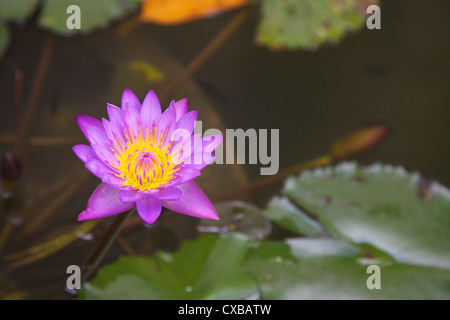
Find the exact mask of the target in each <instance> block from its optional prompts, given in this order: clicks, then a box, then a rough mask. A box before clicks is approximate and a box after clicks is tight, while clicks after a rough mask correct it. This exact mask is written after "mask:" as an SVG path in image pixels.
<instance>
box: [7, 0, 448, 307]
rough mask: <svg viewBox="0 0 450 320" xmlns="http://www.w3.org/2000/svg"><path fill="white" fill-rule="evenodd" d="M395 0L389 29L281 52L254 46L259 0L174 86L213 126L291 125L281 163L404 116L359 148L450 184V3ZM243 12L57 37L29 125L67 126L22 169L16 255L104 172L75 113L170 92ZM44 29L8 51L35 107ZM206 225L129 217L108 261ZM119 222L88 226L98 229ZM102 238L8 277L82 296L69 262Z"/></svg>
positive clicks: (50, 232) (225, 184)
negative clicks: (82, 151)
mask: <svg viewBox="0 0 450 320" xmlns="http://www.w3.org/2000/svg"><path fill="white" fill-rule="evenodd" d="M385 2H386V3H384V6H383V9H382V29H381V30H362V31H361V32H358V33H355V34H351V35H348V36H347V37H346V38H345V39H344V40H343V41H342V42H341V43H340V44H339V45H337V46H325V47H323V48H321V49H319V50H317V51H315V52H305V51H296V52H280V53H275V52H270V51H269V50H267V49H266V48H263V47H259V46H257V45H255V43H254V34H255V27H256V23H257V19H258V16H257V14H256V13H253V14H251V15H250V16H249V17H248V19H247V20H246V22H245V23H244V24H243V26H241V27H240V29H238V31H237V32H235V33H234V34H233V36H232V37H231V38H230V39H229V40H227V41H226V42H225V43H224V44H223V45H222V46H221V47H220V49H219V50H218V51H217V52H216V53H214V54H213V55H212V56H211V57H210V58H209V59H208V60H207V61H206V62H205V63H204V64H203V65H202V66H201V68H200V69H199V70H198V71H197V72H196V73H195V74H194V76H193V77H192V79H190V80H189V81H188V82H187V83H186V84H184V85H182V86H180V88H179V89H178V90H176V91H175V92H174V96H173V98H174V99H177V100H178V99H180V98H182V97H184V96H188V97H189V101H190V105H192V106H193V108H195V109H198V110H200V117H201V119H202V120H204V124H203V128H204V129H206V128H208V127H213V128H219V129H222V130H224V129H225V128H231V129H237V128H242V129H244V130H247V129H249V128H254V129H257V130H258V129H269V130H270V129H279V133H280V141H279V151H280V154H279V161H280V169H283V168H287V167H289V166H291V165H294V164H296V163H299V162H302V161H307V160H310V159H313V158H315V157H317V156H320V155H323V154H326V153H327V152H328V148H329V146H330V144H331V143H332V141H333V140H334V139H336V137H338V136H340V135H343V134H345V133H347V132H349V131H351V130H352V129H354V128H356V127H359V126H361V125H364V124H367V123H384V124H387V125H389V126H390V127H391V128H392V130H393V131H392V136H391V137H390V138H389V139H388V140H387V141H386V142H385V143H383V144H382V145H381V146H380V147H379V148H377V149H376V150H374V151H372V152H371V153H369V154H367V155H365V156H363V157H361V158H360V159H359V161H361V162H362V163H364V164H370V163H373V162H376V161H381V162H384V163H391V164H396V165H402V166H405V167H406V168H407V169H408V170H414V171H415V170H417V171H419V172H421V173H422V174H423V175H424V177H425V178H427V179H435V180H438V181H440V182H441V183H443V184H445V185H447V186H448V185H450V170H449V169H448V163H449V159H450V152H449V145H450V126H449V120H450V117H449V116H450V112H449V101H450V90H449V80H450V79H449V78H450V63H449V60H448V58H449V56H450V45H449V38H448V34H450V22H449V19H448V13H449V12H450V2H448V1H445V0H442V1H438V0H433V1H429V2H427V4H426V5H425V4H424V3H423V1H418V0H409V1H400V0H395V1H394V0H392V1H385ZM234 14H235V13H234V12H232V13H227V14H223V15H221V16H219V17H216V18H214V19H206V20H202V21H197V22H193V23H189V24H186V25H182V26H175V27H162V26H155V25H150V24H146V25H141V26H139V27H137V28H136V29H134V30H132V31H131V32H130V33H129V34H128V35H127V36H126V37H124V38H120V37H118V36H117V34H116V28H117V26H118V25H119V24H117V25H114V26H113V28H110V29H106V30H99V31H96V32H94V33H93V34H91V35H87V36H77V37H73V38H63V37H56V38H55V43H54V50H53V54H52V58H51V63H50V67H49V73H48V76H47V78H46V81H45V83H44V84H43V90H42V95H41V97H40V100H39V103H38V108H37V111H36V113H35V115H34V117H33V121H32V125H31V129H30V136H34V137H67V139H66V141H65V143H62V144H54V145H51V146H43V145H42V144H39V142H36V143H35V144H33V145H30V147H29V153H30V154H29V159H30V165H31V167H32V171H33V178H32V179H31V178H30V177H29V176H28V177H27V178H28V180H26V181H21V188H20V191H19V192H18V194H19V195H21V196H22V201H23V202H22V204H23V208H22V209H21V211H20V212H21V213H20V214H19V216H20V218H21V219H22V220H23V223H22V224H19V225H14V226H13V232H12V235H11V236H10V239H9V240H10V241H8V242H7V243H6V244H7V245H5V248H4V253H5V255H6V256H7V255H8V254H9V255H11V254H13V253H15V252H17V251H20V250H24V249H26V248H29V247H30V246H31V245H34V244H37V242H39V243H41V242H42V241H44V240H48V239H51V238H52V237H54V236H56V235H58V234H61V233H63V232H65V231H68V230H71V229H72V228H74V227H75V226H77V222H76V217H77V215H78V213H79V212H80V210H83V209H84V206H85V204H86V202H87V199H88V198H89V195H90V193H91V192H92V190H93V189H94V188H95V186H96V185H97V184H98V181H97V180H96V179H95V178H93V177H89V178H84V177H83V176H82V172H84V171H83V170H84V169H83V165H82V163H81V162H80V161H79V160H78V159H77V158H76V157H75V156H74V155H73V153H72V151H71V147H72V145H73V144H75V143H85V140H83V139H84V138H83V137H82V135H81V133H80V131H79V129H78V127H77V125H76V123H75V121H74V115H75V114H79V113H83V114H89V115H92V116H94V117H97V118H100V117H105V116H106V108H105V105H106V102H111V103H114V104H119V101H120V100H119V99H120V95H121V94H122V91H123V89H124V88H125V87H130V88H131V89H133V91H135V92H136V93H137V95H138V97H140V98H141V99H142V98H143V96H144V95H145V93H146V92H147V91H148V90H149V89H152V88H153V89H155V90H156V92H157V93H160V92H163V91H164V88H165V86H167V84H168V83H170V82H171V81H172V80H173V79H174V78H175V77H176V76H177V75H178V74H179V73H180V72H181V71H182V70H183V66H185V65H187V64H188V63H189V62H190V61H191V60H192V59H194V58H195V56H196V55H197V54H198V53H199V52H200V51H201V49H202V48H203V47H204V46H205V45H206V44H207V43H208V41H210V40H211V39H212V38H213V37H214V36H215V35H216V34H217V33H218V32H219V31H220V30H221V29H222V28H223V27H224V26H225V25H226V23H227V22H228V21H229V20H230V19H231V18H232V17H233V15H234ZM45 38H46V33H45V32H43V31H42V30H39V28H37V27H36V26H35V24H34V23H33V22H32V23H30V24H29V25H27V26H25V27H21V28H18V27H14V34H13V42H12V44H11V47H10V49H9V52H8V54H7V58H8V60H9V61H15V62H17V63H18V64H19V65H20V67H21V68H22V69H23V70H24V84H23V93H24V95H23V99H22V100H23V103H22V108H24V107H25V105H26V102H27V99H28V98H29V93H30V91H31V88H32V86H33V78H34V75H35V73H36V69H37V63H38V60H39V56H40V50H41V48H42V46H43V43H44V42H45ZM141 60H145V61H147V62H149V63H151V64H152V65H155V66H157V67H158V68H159V69H160V70H162V72H163V73H164V75H165V78H166V80H165V81H163V82H154V83H153V82H151V81H150V82H149V81H146V80H145V79H144V78H143V77H142V74H139V73H137V72H133V71H132V70H131V68H130V65H131V64H132V63H133V61H141ZM13 79H14V78H13V74H12V70H11V68H10V67H9V66H7V65H5V64H2V65H1V66H0V83H1V97H2V111H1V112H2V117H1V119H0V125H1V127H2V130H1V133H2V134H13V133H14V132H15V112H14V109H13V107H12V106H13V105H14V102H13V94H12V93H13V91H14V82H13ZM167 103H168V101H163V105H165V106H166V105H167ZM11 146H12V145H11V144H10V143H6V142H3V143H2V144H1V145H0V151H1V152H2V154H3V153H4V152H6V151H7V150H10V149H11ZM259 170H260V165H242V166H237V165H221V166H220V167H219V168H208V171H207V172H206V173H205V175H204V176H202V177H201V180H200V184H201V185H202V186H203V187H204V188H205V190H206V193H208V194H209V195H213V194H215V193H217V192H219V191H223V190H225V189H232V188H234V187H237V186H240V185H242V184H243V183H245V181H246V180H255V179H257V178H258V177H259V174H260V171H259ZM83 179H84V180H83ZM77 184H78V185H77ZM30 185H32V186H31V187H30ZM280 185H281V182H279V183H275V184H273V185H271V186H269V187H267V188H264V189H261V190H258V191H256V192H254V193H253V194H252V195H251V196H252V197H251V198H248V197H247V198H246V199H248V200H251V201H252V202H254V203H256V204H257V205H259V206H263V205H264V204H265V202H266V201H267V199H269V197H270V196H272V195H273V194H274V193H276V191H277V190H278V188H279V187H280ZM71 187H72V188H73V192H71V191H70V190H71V189H70V188H71ZM33 188H34V189H33ZM33 190H34V192H35V193H37V194H38V197H37V199H39V201H31V202H30V199H32V200H36V197H33V196H32V195H30V194H33ZM64 192H66V194H65V193H64ZM247 196H248V195H247ZM64 197H65V198H64ZM58 201H60V202H59V203H58ZM52 205H53V206H54V207H53V209H52ZM52 210H53V211H52ZM42 211H44V212H48V211H50V214H49V218H48V220H47V221H45V222H44V223H42V224H41V225H40V226H39V227H36V229H35V230H33V232H32V233H30V234H28V235H26V236H23V237H22V236H21V235H23V234H22V233H21V232H23V230H24V229H25V228H26V225H27V222H29V221H31V222H32V221H35V220H34V219H36V216H37V215H39V213H40V212H42ZM22 214H23V216H22ZM106 220H107V219H106ZM194 225H195V222H194V221H193V219H190V218H186V217H183V216H180V217H178V216H177V218H175V219H166V220H164V221H163V223H161V225H160V226H159V227H158V228H156V227H155V228H150V229H147V228H142V226H141V225H140V224H130V226H129V228H128V229H126V230H125V233H124V234H123V239H122V240H123V241H125V242H126V243H127V244H123V243H122V245H118V244H115V245H114V246H113V248H112V251H111V252H110V254H109V255H108V256H107V257H106V259H105V261H111V260H114V259H115V258H116V257H117V254H120V253H123V252H127V246H131V248H132V249H131V252H132V253H135V254H139V253H149V252H152V251H154V250H155V249H158V248H164V249H172V248H175V247H176V246H177V243H178V241H180V240H181V239H184V238H189V237H193V236H194V235H195V229H194ZM106 226H107V223H104V224H103V228H99V230H96V233H94V234H93V235H92V237H86V238H88V239H90V238H93V239H94V240H95V239H98V238H99V236H100V235H101V232H102V231H104V230H105V227H106ZM186 226H187V227H186ZM94 240H85V241H81V242H80V241H78V242H76V243H73V244H71V245H69V246H68V248H67V250H63V251H61V252H59V253H57V254H55V255H53V256H51V257H49V258H48V259H43V260H42V261H38V262H36V263H32V264H30V265H28V266H24V267H20V268H11V260H8V259H6V260H5V259H3V260H2V261H0V269H1V270H2V275H0V284H2V282H3V283H7V284H6V287H7V288H8V289H10V290H19V291H23V292H26V296H27V297H31V298H48V297H51V298H70V297H71V296H70V295H68V294H66V293H65V292H64V290H61V288H62V287H63V286H62V284H63V283H64V280H65V278H66V274H65V268H66V267H67V264H68V263H69V264H82V263H83V262H84V261H85V260H86V259H87V257H88V255H89V253H90V252H91V251H92V249H93V248H94V246H95V241H94ZM122 240H121V241H122ZM128 253H130V252H128ZM69 260H70V261H69ZM13 261H14V260H13Z"/></svg>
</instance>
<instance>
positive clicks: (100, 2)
mask: <svg viewBox="0 0 450 320" xmlns="http://www.w3.org/2000/svg"><path fill="white" fill-rule="evenodd" d="M140 3H141V1H140V0H125V1H123V0H95V1H91V0H46V1H45V2H44V3H43V7H42V12H41V14H40V16H39V24H40V25H41V26H42V27H44V28H46V29H49V30H51V31H53V32H55V33H57V34H63V35H71V34H76V33H88V32H91V31H93V30H94V29H97V28H99V27H104V26H106V25H108V24H110V23H111V22H112V21H113V20H116V19H120V18H123V17H124V16H125V15H127V14H129V13H130V12H132V11H134V10H135V9H136V8H137V5H138V4H140ZM71 5H76V6H78V7H79V8H80V20H81V23H80V27H81V28H80V29H68V27H67V19H68V18H69V17H70V16H71V14H72V13H67V8H68V7H69V6H71Z"/></svg>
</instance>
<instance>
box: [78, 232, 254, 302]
mask: <svg viewBox="0 0 450 320" xmlns="http://www.w3.org/2000/svg"><path fill="white" fill-rule="evenodd" d="M248 249H249V243H248V239H247V238H246V237H244V236H242V235H239V234H230V235H226V236H222V237H221V236H218V235H214V234H208V235H203V236H201V237H199V238H197V239H195V240H191V241H185V242H184V243H183V244H182V246H181V247H180V248H179V250H178V251H176V252H174V253H167V252H158V253H157V254H156V255H155V256H153V257H121V258H119V260H118V261H117V262H115V263H112V264H110V265H108V266H105V267H103V268H102V269H101V270H99V272H98V275H97V277H96V278H95V279H94V280H93V281H92V282H90V283H88V284H86V285H85V286H84V288H83V289H82V291H81V298H84V299H153V300H154V299H164V300H166V299H184V300H194V299H245V298H249V297H252V296H256V295H257V294H258V289H257V286H256V283H255V281H254V280H253V279H252V278H251V277H250V275H248V274H247V273H246V272H245V270H244V269H243V267H242V266H241V265H242V261H243V259H244V257H245V255H246V253H247V251H248Z"/></svg>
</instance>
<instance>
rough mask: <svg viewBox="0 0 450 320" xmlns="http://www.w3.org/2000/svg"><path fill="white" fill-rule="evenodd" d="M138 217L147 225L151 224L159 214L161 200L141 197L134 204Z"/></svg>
mask: <svg viewBox="0 0 450 320" xmlns="http://www.w3.org/2000/svg"><path fill="white" fill-rule="evenodd" d="M136 209H137V211H138V214H139V216H140V217H141V219H142V220H144V222H145V223H147V224H152V223H153V222H155V221H156V219H158V217H159V215H160V214H161V209H162V207H161V200H159V199H156V198H153V197H143V198H141V199H139V200H138V201H137V202H136Z"/></svg>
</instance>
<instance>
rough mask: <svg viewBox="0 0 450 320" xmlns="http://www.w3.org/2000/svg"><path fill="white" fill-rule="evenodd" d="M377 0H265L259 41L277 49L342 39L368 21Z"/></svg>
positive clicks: (312, 45) (308, 47) (317, 44)
mask: <svg viewBox="0 0 450 320" xmlns="http://www.w3.org/2000/svg"><path fill="white" fill-rule="evenodd" d="M374 2H375V3H376V1H373V0H341V1H335V0H302V1H298V0H263V1H262V19H261V22H260V24H259V26H258V31H257V36H256V38H257V41H258V42H259V43H261V44H263V45H265V46H268V47H269V48H271V49H273V50H282V49H315V48H317V47H318V46H320V45H322V44H323V43H326V42H331V43H336V42H338V41H339V40H340V39H341V38H342V37H343V36H344V34H345V33H346V32H348V31H352V30H357V29H359V28H360V27H361V26H362V25H363V22H364V21H365V20H364V19H365V15H366V13H365V10H366V8H367V6H368V5H370V4H373V3H374Z"/></svg>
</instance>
